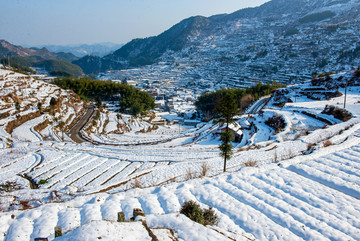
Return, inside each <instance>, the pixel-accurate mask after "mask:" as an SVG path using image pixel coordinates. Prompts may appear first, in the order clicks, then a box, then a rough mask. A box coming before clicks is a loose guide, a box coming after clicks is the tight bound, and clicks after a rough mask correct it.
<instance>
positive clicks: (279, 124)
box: [265, 114, 285, 133]
mask: <svg viewBox="0 0 360 241" xmlns="http://www.w3.org/2000/svg"><path fill="white" fill-rule="evenodd" d="M265 124H267V125H268V126H270V127H272V128H274V129H275V132H276V133H277V132H280V131H281V130H283V129H284V128H285V120H284V118H283V117H282V116H281V115H278V114H274V115H273V116H272V117H270V118H269V119H267V120H266V121H265Z"/></svg>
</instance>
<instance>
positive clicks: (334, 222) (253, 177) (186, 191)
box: [0, 144, 360, 240]
mask: <svg viewBox="0 0 360 241" xmlns="http://www.w3.org/2000/svg"><path fill="white" fill-rule="evenodd" d="M359 156H360V145H359V144H358V145H355V146H353V147H351V148H346V149H344V150H342V151H339V152H336V153H332V154H327V155H323V156H320V157H318V158H314V159H311V160H307V161H302V162H299V163H296V164H293V165H290V166H289V167H274V166H272V165H270V166H267V167H264V168H263V169H262V170H257V171H255V170H256V169H254V168H246V169H244V170H243V171H239V172H235V173H233V174H224V175H220V176H218V177H213V178H206V179H196V180H190V181H187V182H185V183H183V184H177V183H172V184H168V185H165V186H162V187H154V188H148V189H133V190H130V191H128V192H126V193H118V194H112V195H108V194H104V193H102V194H101V193H99V194H97V195H88V196H79V197H77V198H75V199H74V200H71V201H68V202H65V203H57V204H45V205H43V206H40V207H39V208H35V209H32V210H27V211H14V212H10V213H2V214H0V217H1V219H0V220H1V221H0V223H1V227H2V229H0V231H1V232H3V233H4V234H5V238H6V240H31V239H32V238H35V237H37V236H39V235H42V236H45V237H49V238H50V239H53V238H54V236H53V235H54V234H53V229H52V228H46V229H41V228H40V227H41V225H42V223H44V222H49V223H51V224H52V226H56V225H61V226H62V227H63V230H64V231H65V232H68V231H72V230H74V229H75V228H77V227H79V226H81V225H90V224H91V223H93V222H95V221H96V222H100V221H101V220H108V221H116V219H117V212H119V211H123V212H124V213H125V216H126V218H127V219H129V218H131V217H132V210H133V208H141V209H142V210H144V212H145V214H146V216H147V222H148V225H149V226H150V227H152V228H156V227H168V228H173V229H174V230H175V231H176V233H177V235H178V238H180V239H183V240H215V238H213V237H216V240H233V239H230V238H229V237H235V240H249V239H251V240H253V239H256V240H359V239H360V218H359V217H360V202H359V201H358V198H359V193H360V178H359V174H358V170H359V169H358V168H359V166H360V160H359ZM70 158H71V157H70ZM70 158H69V156H67V157H62V159H63V160H69V159H70ZM93 159H94V156H92V157H90V156H84V157H83V159H82V160H89V162H91V160H93ZM94 161H95V160H93V162H94ZM80 162H81V161H80ZM118 163H121V162H118ZM115 165H117V164H115ZM139 165H141V163H127V164H125V165H123V166H121V165H119V166H118V167H117V168H115V169H114V170H116V171H113V172H112V173H111V174H112V175H110V174H108V175H107V176H106V178H101V181H98V183H99V184H101V182H103V181H104V180H107V178H108V177H109V176H114V177H116V178H117V176H118V175H119V176H121V170H124V171H125V172H124V175H127V174H128V173H129V171H130V170H135V168H136V167H138V166H139ZM45 166H46V165H44V166H43V167H45ZM335 167H336V168H335ZM246 170H249V171H246ZM251 170H254V171H255V172H253V171H251ZM119 171H120V172H119ZM60 173H61V172H60ZM59 175H60V174H59ZM54 177H56V175H55V176H54ZM100 177H101V176H100ZM65 179H66V178H65ZM120 179H121V178H120V177H118V180H120ZM96 180H97V179H96ZM99 180H100V179H99ZM110 180H111V179H110ZM113 180H115V179H113ZM49 183H51V182H49ZM187 200H194V201H196V202H198V203H200V205H201V206H202V207H208V206H211V207H213V208H214V210H215V212H216V214H217V215H218V217H219V223H218V227H217V229H218V230H219V231H221V232H214V228H213V227H210V226H207V227H204V226H203V227H201V228H200V227H198V226H196V224H192V221H190V220H189V219H187V218H183V217H182V216H179V217H175V216H172V215H173V214H176V213H178V212H179V210H180V206H181V205H182V204H183V203H184V201H187ZM11 214H14V215H15V216H16V218H15V219H11V218H10V219H9V218H8V217H9V216H10V215H11ZM165 217H166V218H165ZM47 220H49V221H47ZM19 225H25V227H26V228H23V229H19V228H18V227H19ZM194 225H195V226H194ZM50 226H51V225H50ZM188 226H189V227H192V228H193V230H192V231H191V230H186V229H185V227H188ZM200 226H201V225H200ZM197 228H200V229H201V230H202V231H201V232H203V233H204V236H203V237H199V236H197V235H196V234H195V232H196V231H199V230H198V229H197ZM192 232H193V233H192ZM214 233H216V234H214ZM220 233H222V234H220ZM231 233H232V234H233V235H234V233H236V235H237V236H229V235H230V234H231ZM225 234H227V235H225ZM191 235H193V236H192V238H191V237H190V236H191ZM211 235H215V236H213V237H212V236H211ZM205 237H212V238H209V239H205Z"/></svg>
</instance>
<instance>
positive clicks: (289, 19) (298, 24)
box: [74, 0, 360, 80]
mask: <svg viewBox="0 0 360 241" xmlns="http://www.w3.org/2000/svg"><path fill="white" fill-rule="evenodd" d="M359 16H360V0H272V1H269V2H267V3H265V4H263V5H261V6H259V7H255V8H247V9H242V10H239V11H236V12H234V13H232V14H222V15H215V16H211V17H208V18H206V17H201V16H196V17H190V18H188V19H185V20H183V21H181V22H180V23H178V24H176V25H174V26H173V27H172V28H170V29H169V30H167V31H165V32H163V33H162V34H160V35H158V36H154V37H149V38H144V39H134V40H132V41H131V42H129V43H127V44H126V45H124V46H123V47H121V48H120V49H118V50H117V51H115V52H114V53H112V54H109V55H106V56H104V57H103V58H94V57H84V58H82V59H79V60H77V61H75V62H74V63H76V64H78V65H79V66H81V67H82V68H83V69H84V70H85V72H86V73H90V72H103V71H106V70H109V69H125V68H129V67H137V66H143V65H148V64H153V63H157V62H159V61H174V60H177V61H180V62H181V60H182V59H183V60H184V61H183V62H192V63H194V65H196V66H198V69H201V70H202V71H208V74H204V75H205V76H213V75H214V73H215V72H218V73H219V72H220V70H221V68H224V70H226V71H225V72H227V71H228V72H230V70H231V68H232V69H233V71H232V74H233V75H236V76H240V75H241V74H243V73H244V72H247V73H250V72H252V73H253V75H257V76H264V77H266V78H267V79H269V80H271V79H272V78H274V76H275V77H277V75H276V74H277V73H278V72H279V71H282V72H284V76H287V75H289V74H292V75H301V74H304V75H306V76H308V75H309V72H310V71H326V70H327V69H338V68H339V66H341V65H347V66H346V67H349V66H353V65H358V64H359V59H360V57H359V56H358V53H359V52H360V51H359V50H358V49H357V46H360V42H359V39H358V37H357V36H358V31H359V29H358V26H359V23H360V17H359ZM90 66H91V67H90ZM226 68H227V69H226ZM218 75H219V76H215V77H216V78H217V77H218V78H221V74H218ZM222 75H224V71H223V72H222ZM248 75H249V74H248ZM248 75H247V76H248ZM310 75H311V73H310ZM239 78H240V77H239ZM284 78H285V77H284Z"/></svg>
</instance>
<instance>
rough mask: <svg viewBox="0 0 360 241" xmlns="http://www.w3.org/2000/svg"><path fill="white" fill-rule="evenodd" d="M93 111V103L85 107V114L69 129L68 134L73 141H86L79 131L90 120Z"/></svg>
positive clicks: (94, 109) (94, 110)
mask: <svg viewBox="0 0 360 241" xmlns="http://www.w3.org/2000/svg"><path fill="white" fill-rule="evenodd" d="M95 112H96V108H95V106H94V105H90V106H88V107H86V111H85V114H84V115H83V116H82V117H81V119H80V120H79V121H78V122H77V123H76V124H75V125H74V126H73V127H72V128H71V129H70V131H69V136H70V138H71V139H72V140H73V141H75V142H76V143H83V142H86V141H87V140H85V139H84V138H83V137H82V135H81V133H80V131H81V130H82V129H83V128H84V126H85V125H86V124H87V123H88V122H89V121H90V120H91V118H92V117H93V115H94V114H95Z"/></svg>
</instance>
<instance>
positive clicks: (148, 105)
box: [53, 77, 155, 115]
mask: <svg viewBox="0 0 360 241" xmlns="http://www.w3.org/2000/svg"><path fill="white" fill-rule="evenodd" d="M53 83H54V84H56V85H57V86H59V87H60V88H63V89H71V90H73V91H74V92H75V93H76V94H78V95H79V96H80V98H82V99H85V100H95V99H98V98H100V99H101V100H105V101H110V100H112V101H114V100H119V102H118V104H119V110H120V111H121V112H123V113H128V114H132V115H139V114H144V113H145V112H147V111H149V110H151V109H153V108H155V100H154V99H153V98H152V97H151V96H150V95H149V94H148V93H147V92H145V91H141V90H139V89H137V88H135V87H133V86H130V85H126V84H120V83H115V82H113V81H102V80H92V79H89V78H71V77H64V78H56V79H55V80H54V82H53Z"/></svg>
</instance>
